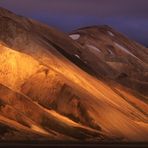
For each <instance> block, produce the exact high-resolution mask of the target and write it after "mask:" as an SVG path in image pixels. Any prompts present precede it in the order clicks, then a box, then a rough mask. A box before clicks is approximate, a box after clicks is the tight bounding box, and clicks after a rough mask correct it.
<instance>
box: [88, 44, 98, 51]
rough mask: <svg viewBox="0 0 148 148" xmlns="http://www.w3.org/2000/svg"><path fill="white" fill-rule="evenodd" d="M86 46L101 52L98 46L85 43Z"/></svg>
mask: <svg viewBox="0 0 148 148" xmlns="http://www.w3.org/2000/svg"><path fill="white" fill-rule="evenodd" d="M86 46H87V47H88V48H91V49H93V50H96V51H98V52H101V50H100V49H99V48H97V47H95V46H93V45H89V44H87V45H86Z"/></svg>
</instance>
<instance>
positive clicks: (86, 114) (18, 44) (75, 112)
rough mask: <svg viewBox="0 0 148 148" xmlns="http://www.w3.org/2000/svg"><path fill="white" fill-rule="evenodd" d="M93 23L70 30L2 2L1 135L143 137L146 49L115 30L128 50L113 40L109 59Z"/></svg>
mask: <svg viewBox="0 0 148 148" xmlns="http://www.w3.org/2000/svg"><path fill="white" fill-rule="evenodd" d="M87 29H88V31H87ZM98 30H99V32H100V31H101V30H102V27H101V29H100V28H99V29H98V27H91V28H84V29H79V30H78V31H76V32H73V33H71V34H70V35H68V34H65V33H63V32H60V31H58V30H57V29H55V28H52V27H49V26H47V25H44V24H41V23H39V22H37V21H34V20H32V19H28V18H25V17H22V16H18V15H16V14H14V13H12V12H10V11H8V10H6V9H4V8H0V63H1V64H0V104H1V105H0V106H1V107H0V125H2V126H4V127H5V130H4V131H2V134H1V140H5V141H7V140H14V141H17V140H19V138H18V137H19V135H20V134H21V133H22V136H21V138H20V140H24V141H27V140H30V141H33V140H34V139H36V140H43V141H48V140H49V141H52V140H55V141H92V142H93V141H96V142H106V141H108V142H109V141H134V142H135V141H137V142H138V141H147V135H148V124H147V123H148V118H147V112H148V105H147V91H146V90H147V71H146V70H147V69H146V68H147V53H148V51H147V50H146V49H145V48H144V47H143V46H141V45H139V44H136V43H135V42H132V41H130V40H129V42H127V40H126V39H125V38H124V37H122V35H121V39H120V40H121V41H122V42H126V44H127V45H128V46H132V49H131V50H132V51H133V53H132V51H131V52H130V54H129V52H127V51H126V52H123V50H121V51H120V50H119V49H118V48H119V45H118V44H117V45H118V47H116V49H115V51H114V52H115V53H116V52H117V55H116V56H114V57H113V58H111V57H110V55H108V54H107V55H106V53H107V50H106V49H107V48H105V45H106V44H107V45H108V44H109V43H112V42H113V41H111V38H110V36H108V35H103V33H102V34H101V33H98ZM103 30H104V27H103ZM105 30H106V27H105ZM89 31H90V32H89ZM91 32H92V33H91ZM81 33H82V34H81ZM71 38H72V39H71ZM99 38H101V39H100V40H101V41H99ZM103 39H104V40H103ZM117 39H118V37H117ZM102 40H103V42H102ZM99 43H100V44H99ZM87 44H88V45H89V46H88V47H86V45H87ZM96 44H97V45H96ZM112 44H113V43H112ZM131 44H132V45H131ZM133 44H134V45H135V44H136V47H135V46H134V45H133ZM95 45H96V46H97V47H95ZM109 45H110V44H109ZM98 46H101V47H102V48H101V47H100V48H99V47H98ZM110 46H111V45H110ZM137 46H138V48H139V49H140V50H138V49H137ZM96 48H97V49H96ZM98 49H100V50H103V51H101V54H100V51H98ZM108 57H110V58H108ZM125 58H127V60H124V59H125ZM108 60H110V62H109V61H108ZM116 61H117V62H116ZM118 61H119V63H118ZM112 62H113V63H112ZM124 63H125V65H124ZM117 65H118V66H117ZM125 70H127V72H124V71H125ZM136 70H137V71H136ZM140 74H141V75H140ZM127 75H128V76H127ZM140 76H141V77H140ZM123 82H125V83H123ZM129 82H130V83H131V82H132V84H133V85H131V84H128V83H129ZM127 84H128V85H127ZM7 135H8V136H7ZM9 135H14V136H13V139H11V138H10V136H9Z"/></svg>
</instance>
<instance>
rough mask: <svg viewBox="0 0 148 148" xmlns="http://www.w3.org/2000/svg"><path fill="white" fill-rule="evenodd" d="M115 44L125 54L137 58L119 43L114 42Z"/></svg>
mask: <svg viewBox="0 0 148 148" xmlns="http://www.w3.org/2000/svg"><path fill="white" fill-rule="evenodd" d="M114 44H115V46H116V47H118V48H120V49H121V50H122V51H124V52H126V53H128V54H130V55H131V56H134V57H136V56H135V55H134V54H132V53H131V52H130V51H129V50H128V49H126V48H125V47H123V46H121V45H120V44H118V43H116V42H114Z"/></svg>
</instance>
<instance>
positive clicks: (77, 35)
mask: <svg viewBox="0 0 148 148" xmlns="http://www.w3.org/2000/svg"><path fill="white" fill-rule="evenodd" d="M69 37H70V38H72V39H73V40H78V39H79V38H80V34H72V35H69Z"/></svg>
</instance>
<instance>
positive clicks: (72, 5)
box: [0, 0, 148, 46]
mask: <svg viewBox="0 0 148 148" xmlns="http://www.w3.org/2000/svg"><path fill="white" fill-rule="evenodd" d="M0 6H1V7H4V8H7V9H9V10H11V11H13V12H15V13H17V14H20V15H24V16H27V17H31V18H34V19H37V20H39V21H42V22H44V23H47V24H49V25H51V26H55V27H57V28H59V29H60V30H62V31H66V32H69V31H72V30H74V29H76V28H80V27H84V26H90V25H102V24H107V25H110V26H112V27H113V28H115V29H116V30H118V31H120V32H123V33H124V34H126V35H127V36H129V37H130V38H132V39H134V40H136V41H138V42H140V43H142V44H144V45H146V46H148V0H0Z"/></svg>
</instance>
